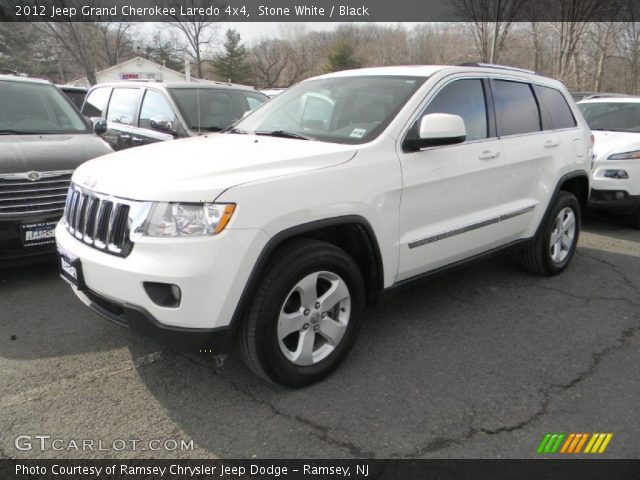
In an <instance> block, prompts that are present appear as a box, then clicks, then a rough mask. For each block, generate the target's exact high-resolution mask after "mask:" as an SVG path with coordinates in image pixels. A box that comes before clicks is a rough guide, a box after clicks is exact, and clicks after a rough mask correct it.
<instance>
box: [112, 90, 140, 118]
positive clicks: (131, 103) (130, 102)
mask: <svg viewBox="0 0 640 480" xmlns="http://www.w3.org/2000/svg"><path fill="white" fill-rule="evenodd" d="M139 96H140V89H138V88H114V89H113V93H112V94H111V101H110V102H109V113H107V120H109V121H110V122H115V123H123V124H125V125H132V124H133V118H134V116H135V114H136V108H137V106H138V97H139Z"/></svg>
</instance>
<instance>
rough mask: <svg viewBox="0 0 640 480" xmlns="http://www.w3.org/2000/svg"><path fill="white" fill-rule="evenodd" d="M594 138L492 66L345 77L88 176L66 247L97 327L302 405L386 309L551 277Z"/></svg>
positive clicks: (71, 210) (515, 74)
mask: <svg viewBox="0 0 640 480" xmlns="http://www.w3.org/2000/svg"><path fill="white" fill-rule="evenodd" d="M590 161H591V140H590V132H589V129H588V127H587V125H586V124H585V122H584V119H583V118H582V115H581V114H580V112H579V111H578V110H577V108H576V107H575V104H574V103H573V101H572V100H571V97H570V96H569V95H568V93H567V92H566V90H565V88H564V87H563V86H562V84H561V83H559V82H557V81H554V80H552V79H549V78H545V77H542V76H536V75H534V74H533V73H532V72H527V71H522V70H516V69H509V68H503V67H500V68H497V67H493V66H457V67H446V66H415V67H388V68H373V69H362V70H354V71H347V72H340V73H334V74H330V75H325V76H321V77H317V78H313V79H310V80H306V81H304V82H302V83H300V84H298V85H297V86H295V87H293V88H291V89H289V90H287V91H286V92H284V93H282V94H281V95H279V96H278V97H276V98H274V99H273V100H271V101H270V102H268V103H266V104H265V105H264V106H262V107H260V108H259V109H257V110H256V111H254V112H253V113H251V114H250V115H248V116H247V117H245V118H244V119H243V120H241V121H240V122H238V123H237V124H236V125H235V127H234V128H232V129H229V130H228V131H226V132H225V133H220V134H210V135H205V136H201V137H197V138H192V139H186V140H180V141H176V142H171V143H161V144H157V145H151V146H147V147H141V148H137V149H131V150H128V151H123V152H119V153H115V154H111V155H106V156H104V157H101V158H100V159H97V160H93V161H91V162H88V163H86V164H84V165H83V166H81V167H80V168H78V170H76V172H75V174H74V176H73V179H72V187H71V189H70V192H69V196H68V199H67V205H66V210H65V216H64V218H63V220H62V221H61V223H60V224H59V225H58V227H57V230H56V239H57V243H58V248H59V252H60V266H61V274H62V276H63V278H65V279H66V280H67V281H69V282H70V283H71V284H72V285H73V290H74V292H75V293H76V294H77V296H78V297H79V298H80V299H81V300H82V301H83V302H84V303H86V304H87V305H88V306H89V307H90V308H92V309H93V310H94V311H96V312H98V313H99V314H101V315H103V316H104V317H107V318H109V319H111V320H113V321H115V322H117V323H119V324H121V325H124V326H128V327H129V328H131V329H132V330H134V331H138V332H143V333H145V334H148V335H150V336H152V337H153V338H155V339H157V340H159V341H161V342H165V343H168V344H170V345H171V346H172V347H174V348H181V349H189V350H191V351H194V352H207V353H209V352H212V353H214V354H224V353H226V352H227V351H228V350H229V349H230V347H231V345H232V344H233V341H235V342H237V344H238V346H239V349H240V351H241V353H242V356H243V357H244V360H245V361H246V363H247V365H248V366H249V367H250V368H251V369H252V370H253V371H254V372H255V373H257V374H258V375H260V376H262V377H264V378H267V379H270V380H272V381H274V382H277V383H280V384H283V385H288V386H302V385H306V384H309V383H312V382H314V381H317V380H319V379H320V378H322V377H324V376H325V375H327V374H328V373H329V372H331V371H332V370H333V369H335V368H336V367H337V366H338V365H339V364H340V362H341V361H342V360H343V359H344V358H345V356H346V355H347V352H348V351H349V349H350V348H351V346H352V345H353V343H354V340H355V338H356V335H357V333H358V328H359V326H360V323H361V322H362V313H363V309H364V307H365V305H366V304H368V303H372V302H374V301H375V299H376V298H377V297H378V295H379V294H380V293H381V292H384V291H387V290H390V289H392V288H394V287H397V286H398V285H401V284H404V283H406V282H408V281H410V280H413V279H417V278H421V277H424V276H425V275H431V274H433V273H435V272H438V271H440V270H442V269H444V268H446V267H450V266H453V265H458V264H460V263H462V262H465V261H467V260H471V259H476V258H478V257H480V256H484V255H487V254H490V253H493V252H496V251H499V250H503V249H505V248H507V247H517V248H520V249H521V252H522V253H521V256H522V260H523V263H524V265H525V266H526V267H527V268H528V269H529V270H532V271H534V272H536V273H539V274H543V275H553V274H557V273H559V272H561V271H562V270H564V269H565V268H566V267H567V265H568V263H569V262H570V260H571V258H572V256H573V253H574V249H575V247H576V243H577V240H578V234H579V231H580V212H581V209H582V208H584V206H585V205H586V203H587V200H588V195H589V167H590Z"/></svg>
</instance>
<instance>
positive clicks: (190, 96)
mask: <svg viewBox="0 0 640 480" xmlns="http://www.w3.org/2000/svg"><path fill="white" fill-rule="evenodd" d="M170 93H171V96H172V97H173V100H174V101H175V102H176V104H177V105H178V108H179V109H180V112H181V113H182V115H183V117H184V119H185V120H186V122H187V124H188V126H189V129H190V130H193V131H195V132H200V131H209V132H219V131H221V130H224V129H225V128H227V127H229V126H230V125H232V124H233V123H234V122H237V121H238V120H239V119H241V118H242V116H243V115H244V114H245V112H247V111H249V110H253V109H255V108H257V107H258V106H260V105H262V104H263V103H264V102H266V101H267V100H268V97H267V96H265V95H262V94H261V93H258V92H253V91H251V90H247V91H244V90H231V89H222V88H220V89H215V88H172V89H170Z"/></svg>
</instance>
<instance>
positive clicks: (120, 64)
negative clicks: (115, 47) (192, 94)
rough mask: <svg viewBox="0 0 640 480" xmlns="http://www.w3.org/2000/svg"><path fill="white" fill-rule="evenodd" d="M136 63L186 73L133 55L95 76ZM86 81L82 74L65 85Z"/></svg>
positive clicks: (178, 73)
mask: <svg viewBox="0 0 640 480" xmlns="http://www.w3.org/2000/svg"><path fill="white" fill-rule="evenodd" d="M138 63H142V64H147V65H152V66H153V67H154V68H157V69H160V70H163V71H166V72H170V73H172V74H174V75H180V76H181V77H185V78H186V75H185V74H184V73H182V72H178V71H177V70H172V69H171V68H167V67H165V66H164V65H160V64H159V63H156V62H152V61H151V60H148V59H146V58H144V57H133V58H131V59H129V60H126V61H124V62H122V63H119V64H117V65H114V66H112V67H109V68H105V69H104V70H100V71H98V72H96V77H98V76H100V75H104V74H107V73H109V72H110V71H112V70H117V69H119V68H122V67H123V66H125V65H127V64H138ZM136 66H137V65H136ZM138 68H139V67H138ZM87 81H88V80H87V77H86V76H84V77H80V78H76V79H75V80H73V81H71V82H69V83H68V84H67V85H74V84H76V83H82V82H84V83H86V82H87ZM194 81H197V79H194Z"/></svg>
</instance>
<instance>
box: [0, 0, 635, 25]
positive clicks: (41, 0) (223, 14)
mask: <svg viewBox="0 0 640 480" xmlns="http://www.w3.org/2000/svg"><path fill="white" fill-rule="evenodd" d="M639 15H640V0H627V1H625V2H622V3H618V2H615V1H611V0H563V1H558V0H333V1H326V0H111V1H109V0H95V1H91V0H0V21H5V22H7V21H13V22H82V21H85V22H86V21H119V22H176V21H188V20H190V19H196V20H197V21H205V20H210V21H220V22H458V21H464V22H495V21H500V22H514V21H542V22H551V21H554V22H597V21H602V22H608V21H634V20H637V18H639Z"/></svg>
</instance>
